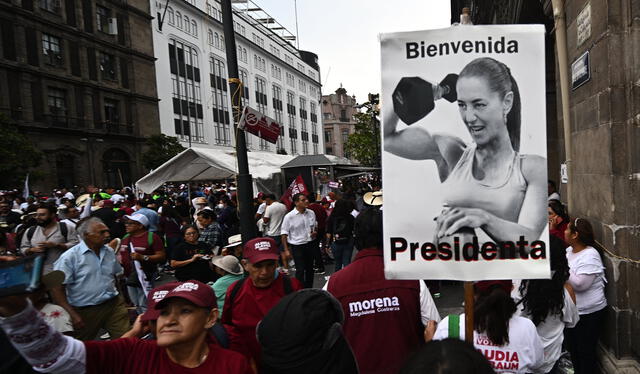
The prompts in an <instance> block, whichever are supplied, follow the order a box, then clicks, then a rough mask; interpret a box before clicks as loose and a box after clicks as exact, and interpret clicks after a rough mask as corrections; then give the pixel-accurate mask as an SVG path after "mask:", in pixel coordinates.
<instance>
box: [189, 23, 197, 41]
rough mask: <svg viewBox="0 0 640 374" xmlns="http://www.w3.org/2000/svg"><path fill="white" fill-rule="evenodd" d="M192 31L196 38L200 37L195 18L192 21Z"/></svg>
mask: <svg viewBox="0 0 640 374" xmlns="http://www.w3.org/2000/svg"><path fill="white" fill-rule="evenodd" d="M191 32H192V33H193V36H195V37H196V38H197V37H198V24H197V23H196V21H195V20H193V21H191Z"/></svg>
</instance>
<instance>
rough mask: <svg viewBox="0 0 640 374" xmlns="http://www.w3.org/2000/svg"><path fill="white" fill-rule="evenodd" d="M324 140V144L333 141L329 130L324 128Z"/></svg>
mask: <svg viewBox="0 0 640 374" xmlns="http://www.w3.org/2000/svg"><path fill="white" fill-rule="evenodd" d="M324 142H325V144H331V143H333V140H332V134H331V130H324Z"/></svg>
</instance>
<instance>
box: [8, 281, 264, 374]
mask: <svg viewBox="0 0 640 374" xmlns="http://www.w3.org/2000/svg"><path fill="white" fill-rule="evenodd" d="M155 309H156V310H157V311H159V315H158V316H157V322H156V328H155V335H156V337H157V340H140V339H137V338H125V339H116V340H112V341H87V342H81V341H79V340H75V339H73V338H71V337H68V336H63V335H62V334H60V333H59V332H57V331H55V330H54V329H53V328H51V327H49V326H48V325H46V324H45V322H44V321H43V320H42V317H41V316H40V315H39V313H38V312H37V311H36V310H35V309H34V308H33V306H32V305H31V303H30V302H28V301H27V299H26V298H25V296H24V295H22V296H8V297H3V298H0V316H1V317H5V318H3V319H2V320H0V327H2V329H3V330H4V331H5V333H6V334H7V336H9V337H10V338H11V339H12V343H13V345H14V346H15V347H16V348H17V350H18V351H19V352H20V354H21V355H22V356H24V358H25V359H26V360H27V361H28V362H29V363H30V364H31V365H33V366H34V368H37V369H38V371H40V372H50V373H65V374H76V373H78V374H79V373H105V374H106V373H110V374H111V373H114V374H115V373H118V374H128V373H140V374H148V373H153V374H170V373H183V374H187V373H193V374H200V373H202V374H205V373H228V374H249V373H252V371H251V369H250V367H249V364H248V362H247V360H246V359H245V358H244V357H243V356H242V355H240V354H239V353H236V352H232V351H229V350H226V349H223V348H220V346H219V345H217V344H216V343H215V342H214V341H213V340H212V339H211V337H210V335H209V331H208V330H209V329H210V328H211V327H212V326H213V325H214V324H215V322H216V319H217V318H218V309H217V308H216V297H215V295H214V293H213V290H212V289H211V287H209V286H207V285H206V284H203V283H200V282H197V281H190V282H184V283H180V284H178V285H177V286H176V287H175V288H173V289H172V290H171V291H169V292H168V293H167V294H166V295H165V296H164V298H162V300H161V301H159V302H158V303H157V304H156V305H155Z"/></svg>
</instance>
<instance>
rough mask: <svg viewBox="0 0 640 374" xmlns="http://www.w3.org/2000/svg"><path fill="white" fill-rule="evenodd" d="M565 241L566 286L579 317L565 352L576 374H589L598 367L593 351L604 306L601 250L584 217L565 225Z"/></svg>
mask: <svg viewBox="0 0 640 374" xmlns="http://www.w3.org/2000/svg"><path fill="white" fill-rule="evenodd" d="M565 241H566V242H567V243H568V244H569V245H570V247H569V248H567V261H568V262H569V284H571V287H573V289H574V291H575V293H576V305H577V306H578V313H579V314H580V322H578V324H577V325H576V327H574V328H572V329H567V332H566V338H567V349H568V350H569V353H571V361H573V367H574V369H575V372H576V373H578V374H582V373H593V372H595V371H596V370H597V369H596V368H597V366H598V365H597V363H596V357H597V356H596V351H597V346H598V338H599V337H600V331H601V330H602V323H603V321H604V314H605V307H606V306H607V299H606V297H605V295H604V287H605V283H606V282H607V280H606V278H605V276H604V265H603V263H602V257H603V253H602V252H603V251H602V247H601V246H600V245H599V244H597V243H596V241H595V239H594V236H593V228H592V227H591V223H589V221H587V220H586V219H584V218H576V219H575V220H574V221H572V222H570V223H569V225H568V226H567V230H566V231H565Z"/></svg>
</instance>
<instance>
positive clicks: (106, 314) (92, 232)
mask: <svg viewBox="0 0 640 374" xmlns="http://www.w3.org/2000/svg"><path fill="white" fill-rule="evenodd" d="M78 234H79V236H80V238H81V239H82V241H81V242H80V244H78V245H76V246H75V247H73V248H71V249H69V250H68V251H66V252H65V253H63V254H62V256H60V258H59V259H58V261H56V263H55V264H54V268H55V270H60V271H62V272H64V274H65V280H64V286H65V287H64V289H65V292H66V294H67V299H68V300H69V304H71V305H72V306H73V308H74V309H75V310H76V312H77V313H78V314H79V315H80V317H81V318H82V321H83V322H84V328H82V329H80V330H78V331H77V335H76V337H77V338H78V339H80V340H92V339H94V338H95V337H96V335H97V334H98V332H99V331H100V329H101V328H102V329H105V330H107V332H109V335H110V336H111V338H112V339H116V338H119V337H120V336H121V335H122V334H124V333H125V332H127V331H128V330H129V316H128V313H127V308H126V306H125V304H124V299H123V298H122V295H120V293H119V292H118V289H117V288H116V278H115V277H116V275H117V274H119V273H121V272H122V267H121V266H120V264H118V261H116V255H115V253H114V252H113V250H112V249H111V248H109V247H107V246H106V245H105V243H106V242H107V240H109V229H108V228H107V226H106V225H105V224H104V223H103V222H102V221H101V220H100V219H99V218H96V217H91V218H87V219H85V220H83V221H81V222H80V224H79V226H78Z"/></svg>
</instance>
